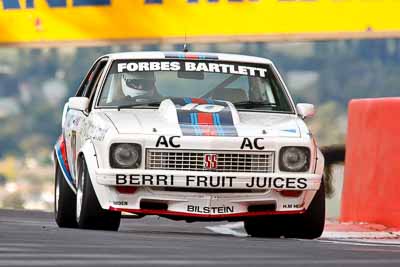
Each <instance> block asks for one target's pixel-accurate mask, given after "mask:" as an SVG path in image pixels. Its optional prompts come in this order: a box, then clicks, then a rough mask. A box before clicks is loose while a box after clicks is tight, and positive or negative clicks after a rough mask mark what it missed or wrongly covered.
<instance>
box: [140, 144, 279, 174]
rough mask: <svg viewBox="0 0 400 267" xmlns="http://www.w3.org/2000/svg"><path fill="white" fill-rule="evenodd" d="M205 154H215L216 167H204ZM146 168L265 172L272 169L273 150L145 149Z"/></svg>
mask: <svg viewBox="0 0 400 267" xmlns="http://www.w3.org/2000/svg"><path fill="white" fill-rule="evenodd" d="M206 154H208V155H216V165H217V166H216V168H207V167H206V162H205V156H206ZM146 169H152V170H181V171H214V172H264V173H267V172H273V171H274V152H271V151H267V152H244V151H189V150H156V149H147V150H146Z"/></svg>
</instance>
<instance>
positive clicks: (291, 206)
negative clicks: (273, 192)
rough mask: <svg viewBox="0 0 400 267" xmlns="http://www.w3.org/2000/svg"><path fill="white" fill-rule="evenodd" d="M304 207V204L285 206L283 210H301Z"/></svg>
mask: <svg viewBox="0 0 400 267" xmlns="http://www.w3.org/2000/svg"><path fill="white" fill-rule="evenodd" d="M302 207H303V204H297V203H296V204H283V205H282V208H284V209H300V208H302Z"/></svg>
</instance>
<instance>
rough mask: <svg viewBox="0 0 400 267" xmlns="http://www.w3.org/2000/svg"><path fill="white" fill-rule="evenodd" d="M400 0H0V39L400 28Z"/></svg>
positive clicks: (243, 35)
mask: <svg viewBox="0 0 400 267" xmlns="http://www.w3.org/2000/svg"><path fill="white" fill-rule="evenodd" d="M399 10H400V1H395V0H0V45H1V44H3V45H7V44H8V45H10V44H11V45H14V44H28V45H29V44H54V43H56V44H57V43H66V42H71V43H88V44H96V43H109V42H124V41H132V40H134V41H143V42H153V43H162V42H172V43H173V42H182V41H183V40H184V39H185V37H186V38H187V39H188V41H189V42H214V41H215V42H218V41H228V42H234V41H235V42H236V41H262V40H265V41H270V40H296V39H341V38H368V37H370V38H377V37H398V36H400V19H398V18H399V15H398V12H399Z"/></svg>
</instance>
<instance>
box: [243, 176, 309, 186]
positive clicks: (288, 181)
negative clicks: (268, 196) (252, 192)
mask: <svg viewBox="0 0 400 267" xmlns="http://www.w3.org/2000/svg"><path fill="white" fill-rule="evenodd" d="M246 187H249V188H255V187H256V188H279V189H280V188H285V189H306V187H307V179H306V178H296V177H286V178H283V177H274V178H272V177H252V178H251V181H250V182H249V183H247V184H246Z"/></svg>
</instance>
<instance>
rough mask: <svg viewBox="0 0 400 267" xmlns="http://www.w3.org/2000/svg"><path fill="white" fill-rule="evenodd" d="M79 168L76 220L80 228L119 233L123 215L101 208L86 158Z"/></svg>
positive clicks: (82, 160)
mask: <svg viewBox="0 0 400 267" xmlns="http://www.w3.org/2000/svg"><path fill="white" fill-rule="evenodd" d="M79 166H80V167H79V170H78V189H77V198H76V220H77V222H78V226H79V228H82V229H92V230H107V231H118V228H119V224H120V221H121V213H120V212H115V211H108V210H104V209H103V208H102V207H101V206H100V203H99V201H98V199H97V196H96V193H95V191H94V189H93V185H92V182H91V179H90V176H89V172H88V170H87V165H86V162H85V160H84V158H82V159H81V161H80V164H79Z"/></svg>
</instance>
